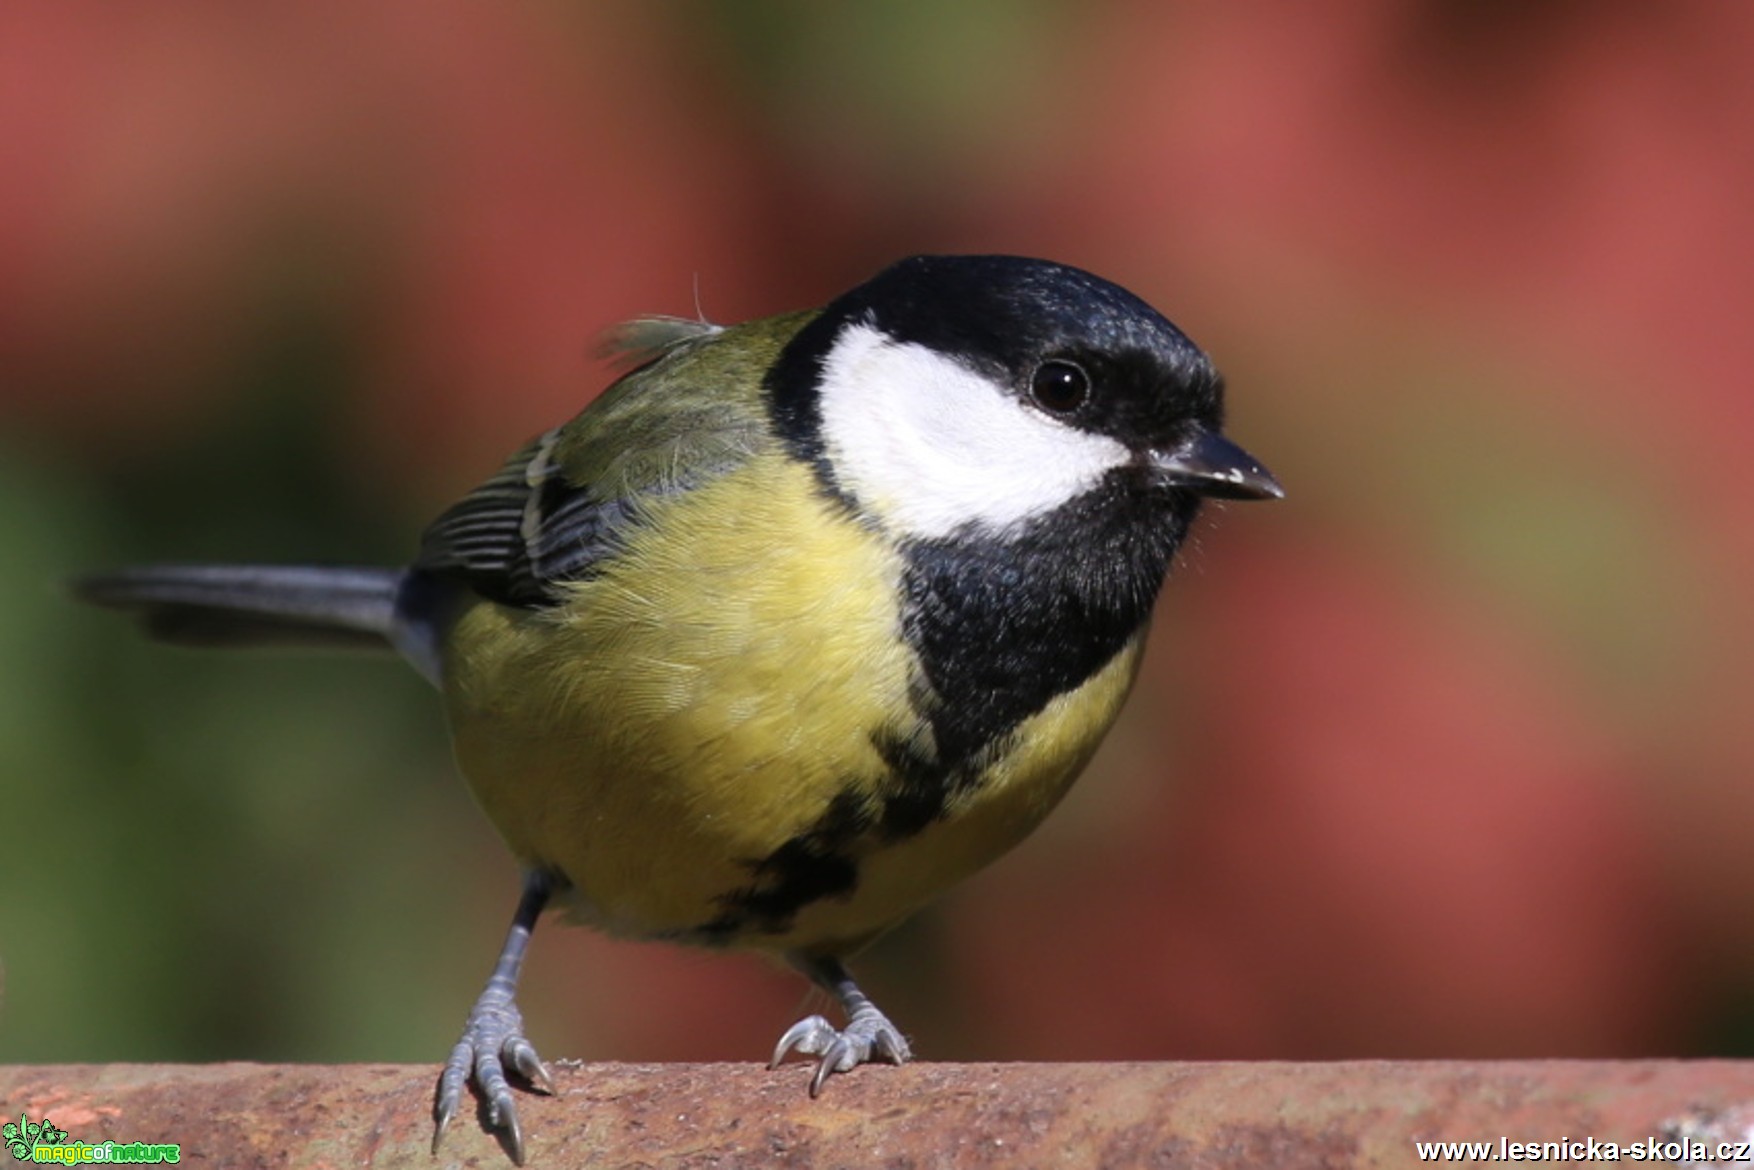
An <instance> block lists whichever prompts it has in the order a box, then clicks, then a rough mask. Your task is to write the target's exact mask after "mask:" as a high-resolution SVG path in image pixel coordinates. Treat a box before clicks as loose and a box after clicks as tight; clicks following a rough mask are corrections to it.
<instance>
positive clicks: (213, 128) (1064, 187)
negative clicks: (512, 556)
mask: <svg viewBox="0 0 1754 1170" xmlns="http://www.w3.org/2000/svg"><path fill="white" fill-rule="evenodd" d="M1751 48H1754V10H1751V9H1749V8H1748V7H1747V6H1746V5H1742V4H1736V3H1730V2H1728V0H1724V2H1720V3H1712V2H1705V0H1702V2H1700V3H1694V4H1686V5H1647V4H1637V3H1629V2H1604V3H1596V4H1568V3H1549V4H1542V5H1512V4H1464V3H1456V2H1454V0H1444V2H1436V0H1430V2H1423V3H1414V2H1410V0H1345V2H1337V3H1332V4H1324V5H1306V6H1301V7H1293V8H1287V7H1286V6H1281V5H1267V4H1253V3H1240V4H1229V5H1222V6H1220V5H1191V4H1190V5H1159V4H1149V3H1141V2H1131V3H1129V2H1123V0H1109V2H1104V3H1094V4H1074V3H1070V2H1069V0H1068V2H1051V0H1034V2H1031V3H1001V2H999V0H983V2H980V3H969V4H965V5H938V6H933V5H926V4H900V5H886V6H860V7H859V8H857V9H854V8H852V7H850V6H812V5H805V4H788V3H781V2H777V0H776V2H772V3H762V4H738V5H732V4H704V3H703V4H689V5H681V4H678V5H635V4H601V5H590V6H566V5H560V4H528V5H478V4H468V3H462V2H451V0H441V2H432V0H420V2H418V3H416V2H414V0H372V2H371V3H364V4H361V3H340V2H338V0H328V2H317V3H307V4H302V5H295V6H269V5H249V6H238V5H233V4H224V3H217V2H209V3H184V4H176V5H153V6H142V7H122V8H118V7H113V6H104V5H86V4H63V5H24V4H18V5H7V6H5V7H3V8H0V160H3V162H0V174H3V175H4V182H3V183H0V540H3V541H4V542H5V544H6V546H7V547H8V548H10V549H11V550H12V552H11V555H9V556H8V557H7V559H6V565H7V568H6V572H5V574H4V576H5V577H6V578H7V579H8V580H7V583H5V584H0V698H7V699H8V700H9V701H10V704H11V709H12V717H11V718H7V717H6V716H5V715H4V714H0V776H4V777H5V779H4V780H0V785H4V796H5V801H4V803H5V806H6V807H7V808H8V809H11V810H13V813H14V814H15V816H16V818H17V822H16V823H17V824H18V826H19V828H18V830H17V835H16V837H15V840H14V848H11V849H9V850H8V851H7V852H6V853H5V855H4V856H0V879H3V881H4V888H5V890H6V893H7V898H6V899H5V903H6V904H5V906H4V907H0V959H4V961H5V962H6V964H7V983H6V991H7V996H6V1001H5V1003H4V1004H0V1044H3V1045H4V1047H0V1056H9V1057H12V1058H16V1059H36V1060H67V1059H138V1060H146V1059H169V1058H186V1057H191V1056H229V1057H239V1058H251V1059H274V1058H281V1057H288V1058H304V1059H328V1060H339V1059H412V1060H431V1061H435V1062H436V1061H437V1060H438V1059H439V1057H440V1056H441V1054H442V1053H443V1052H445V1051H446V1049H447V1047H448V1045H449V1044H450V1042H451V1040H452V1035H453V1031H454V1028H455V1026H456V1024H457V1023H458V1022H460V1020H461V1017H462V1014H463V1012H464V1011H465V1009H466V1007H467V1004H468V1002H469V999H470V997H471V996H472V995H473V994H474V989H475V986H476V984H477V981H478V980H479V979H480V978H481V977H482V976H483V975H484V974H485V972H486V969H487V966H488V964H489V960H490V958H491V954H492V949H493V947H494V946H495V945H496V944H497V941H498V939H499V936H500V932H501V931H502V929H503V923H504V920H505V918H506V916H507V915H509V913H510V910H511V906H512V901H513V897H514V879H513V875H512V869H511V866H510V865H509V863H508V862H507V860H506V858H505V857H504V855H503V851H502V850H501V849H500V848H499V846H498V845H497V843H496V842H494V841H493V839H492V837H491V833H490V831H489V830H487V829H486V828H485V827H484V826H483V825H482V824H481V823H480V821H479V819H478V818H476V817H475V816H474V814H473V813H472V811H471V809H470V808H469V806H468V801H467V797H466V796H465V795H464V794H463V791H462V786H461V785H460V784H459V783H458V782H457V781H456V780H455V779H454V778H453V777H450V776H448V775H446V774H445V773H446V770H447V765H446V764H445V761H444V759H443V756H442V746H441V744H442V736H441V733H440V730H439V728H438V725H437V718H436V715H434V714H433V713H432V712H431V711H429V710H428V706H429V705H430V698H429V696H426V695H423V694H422V693H421V687H420V684H419V683H418V682H417V681H415V680H414V679H413V677H412V675H406V676H404V675H402V674H398V673H396V672H395V671H393V670H390V669H388V668H387V667H371V666H363V665H362V664H360V663H358V662H346V663H340V664H333V663H323V664H317V665H309V664H303V663H300V664H292V665H288V664H285V663H282V662H279V661H273V660H264V661H260V662H258V661H256V660H253V659H252V660H250V661H248V662H245V663H242V664H239V663H238V662H236V661H233V660H228V659H223V658H213V659H195V658H182V657H179V656H177V655H175V654H171V653H170V652H168V651H164V650H162V649H159V648H153V647H148V646H145V645H144V644H141V643H138V642H137V641H136V640H134V639H131V638H128V637H126V636H125V635H124V633H123V631H122V630H121V629H120V627H119V626H118V625H117V624H115V623H114V622H112V621H110V620H109V619H106V618H104V617H102V616H99V615H93V614H89V613H82V612H78V611H75V610H73V609H72V608H71V607H69V606H66V605H65V604H64V603H63V602H61V601H60V600H59V599H58V598H56V597H55V596H53V595H52V591H50V590H49V589H48V588H47V587H46V585H45V583H46V582H49V581H52V580H53V579H54V578H55V577H56V576H58V575H60V574H63V573H65V572H70V571H75V570H77V569H80V568H90V567H96V566H101V565H104V564H109V563H114V562H116V561H119V560H123V559H129V558H140V557H155V556H156V557H163V558H193V557H221V558H244V557H268V558H274V557H281V558H285V559H299V558H318V559H346V558H348V557H350V556H352V557H369V558H372V559H382V560H388V559H393V558H396V557H399V556H404V555H406V553H407V550H408V549H410V548H411V547H412V544H413V538H414V535H415V533H416V532H417V531H418V528H419V526H420V524H421V523H422V522H424V520H425V519H427V518H428V517H430V516H431V515H432V514H433V513H434V512H436V510H437V509H439V508H440V507H442V506H443V505H444V504H445V503H446V502H447V500H448V499H449V498H451V497H453V496H455V495H457V494H459V493H461V492H462V491H465V490H467V489H468V488H469V487H471V486H473V484H474V483H475V482H477V481H478V480H479V479H481V478H484V477H485V475H486V474H487V473H488V472H489V471H490V470H491V469H492V468H493V467H494V466H495V465H496V464H497V462H498V460H499V458H500V457H501V456H503V455H504V454H505V453H506V452H507V451H509V450H511V449H512V448H513V447H514V446H515V445H517V444H518V443H519V442H521V441H522V440H523V439H524V438H525V437H526V436H528V435H529V434H532V433H534V432H536V431H539V430H541V429H544V428H546V427H548V426H550V425H553V424H554V423H555V422H557V421H559V420H560V419H562V418H564V417H567V416H569V415H570V414H572V413H573V412H574V411H576V410H577V408H578V407H580V406H581V405H582V404H583V403H584V402H585V401H587V400H588V399H589V398H590V397H591V395H593V394H594V393H595V392H596V391H597V390H598V389H599V388H600V387H601V386H602V385H603V384H604V382H605V381H606V379H607V378H608V376H609V374H608V371H607V369H606V367H605V366H603V365H602V364H601V363H600V362H598V361H596V360H595V359H594V358H593V357H592V356H591V349H590V346H591V341H592V338H593V337H594V336H595V335H596V334H598V333H599V332H600V331H601V330H603V329H604V328H606V327H608V326H610V325H611V324H613V323H614V322H616V321H618V320H621V319H623V318H627V317H630V316H634V315H636V314H640V313H649V312H665V313H675V314H684V315H686V314H691V313H693V312H695V311H696V309H697V307H698V308H699V310H701V311H703V312H704V313H705V314H706V315H707V316H709V317H712V318H714V319H718V320H736V319H740V318H743V317H746V316H753V315H760V314H764V313H768V312H775V311H779V310H783V309H788V308H795V307H799V306H802V305H807V304H814V303H819V302H821V301H822V300H825V299H826V298H827V297H828V296H830V295H832V294H833V293H834V292H837V291H839V290H840V289H842V288H844V287H847V286H850V285H852V284H854V283H856V282H857V281H859V280H861V279H863V278H864V277H865V276H868V275H869V274H870V273H871V272H873V271H874V270H875V269H876V268H878V267H880V266H881V265H882V264H884V263H886V262H888V261H890V260H892V259H895V258H898V257H900V256H902V255H906V254H910V253H914V252H922V251H1009V252H1019V253H1025V254H1035V255H1044V256H1049V257H1052V258H1055V259H1059V260H1064V261H1067V262H1070V263H1075V264H1079V265H1082V266H1084V267H1088V268H1091V269H1093V270H1095V271H1097V272H1099V273H1101V274H1103V275H1105V276H1108V277H1110V278H1111V279H1114V280H1116V281H1119V282H1120V283H1122V284H1125V285H1127V286H1129V287H1131V288H1133V289H1134V290H1135V291H1137V292H1139V293H1140V294H1141V295H1143V296H1145V297H1146V299H1148V300H1150V301H1152V302H1153V303H1155V304H1156V305H1158V306H1159V307H1160V308H1162V309H1163V310H1164V311H1165V312H1166V313H1167V314H1168V315H1170V316H1171V317H1172V318H1173V319H1175V320H1176V321H1177V322H1178V323H1179V324H1181V325H1182V326H1183V327H1184V328H1185V329H1187V331H1188V332H1189V333H1190V334H1191V335H1192V336H1194V337H1195V338H1196V339H1197V340H1198V341H1200V342H1201V343H1202V344H1203V345H1204V346H1206V347H1207V348H1208V349H1209V350H1210V351H1211V352H1212V353H1213V354H1214V355H1215V357H1216V358H1217V360H1218V362H1219V365H1220V367H1221V368H1223V369H1224V370H1225V371H1226V372H1227V374H1228V377H1229V380H1230V386H1231V411H1232V421H1231V425H1230V431H1231V433H1232V434H1233V435H1234V436H1235V437H1237V438H1238V440H1239V441H1241V442H1243V443H1244V444H1246V445H1247V446H1248V447H1249V448H1250V449H1251V450H1252V451H1253V452H1254V453H1256V454H1257V455H1259V456H1261V457H1262V458H1263V459H1264V460H1265V461H1266V462H1267V463H1268V464H1269V465H1270V466H1271V467H1272V468H1273V469H1274V470H1275V472H1277V473H1278V474H1279V476H1280V478H1281V479H1282V480H1283V481H1284V482H1285V484H1286V485H1287V487H1288V489H1289V492H1290V498H1289V499H1288V500H1287V501H1286V502H1284V503H1282V504H1275V505H1273V506H1271V507H1260V508H1254V507H1250V508H1227V509H1214V513H1215V515H1214V517H1213V518H1212V519H1210V520H1209V521H1208V522H1207V524H1206V526H1205V527H1204V528H1203V530H1202V532H1201V534H1200V536H1199V538H1198V539H1197V541H1196V542H1195V544H1194V546H1193V547H1192V548H1191V550H1190V551H1189V552H1188V554H1187V555H1186V556H1185V557H1184V560H1183V563H1182V565H1181V567H1180V569H1179V572H1178V575H1177V576H1176V578H1175V579H1174V580H1173V581H1172V583H1171V585H1170V587H1169V589H1168V590H1167V591H1166V595H1165V598H1164V601H1163V603H1162V605H1161V606H1160V611H1159V617H1158V630H1157V633H1156V636H1155V639H1154V645H1153V648H1152V652H1151V657H1150V661H1149V663H1148V666H1147V668H1146V671H1145V675H1144V677H1143V679H1142V681H1141V683H1140V689H1139V693H1138V694H1136V696H1135V698H1134V701H1133V704H1132V706H1131V708H1130V710H1129V713H1128V715H1127V717H1126V718H1125V720H1124V722H1123V724H1122V726H1121V727H1120V728H1119V729H1117V731H1116V733H1115V734H1114V736H1113V737H1112V738H1111V742H1110V743H1109V745H1108V746H1107V747H1106V748H1105V750H1104V752H1103V754H1102V755H1101V756H1100V758H1099V759H1098V761H1097V763H1096V765H1095V766H1094V767H1093V768H1092V769H1091V773H1090V774H1089V775H1088V776H1087V777H1086V778H1085V780H1084V781H1083V782H1082V783H1081V784H1080V786H1079V788H1078V790H1077V791H1076V792H1075V793H1074V795H1073V796H1072V798H1071V799H1070V800H1069V801H1068V803H1067V805H1066V807H1065V808H1064V809H1063V810H1062V811H1061V812H1060V813H1059V814H1057V815H1056V817H1055V818H1054V819H1053V820H1052V821H1050V823H1049V825H1048V826H1047V827H1046V828H1045V829H1044V830H1043V831H1042V832H1041V833H1040V834H1039V835H1038V836H1037V837H1036V838H1035V839H1033V840H1032V841H1030V842H1029V843H1027V844H1026V845H1025V846H1024V847H1022V848H1021V849H1020V850H1019V851H1018V852H1017V853H1016V854H1015V855H1013V856H1012V857H1010V858H1008V859H1006V860H1005V861H1003V862H1002V863H1000V864H999V865H997V866H995V867H994V868H993V869H991V870H990V871H988V872H986V873H984V874H982V875H981V876H980V877H979V878H977V879H975V880H974V881H973V882H971V883H969V885H968V886H967V887H965V888H964V889H962V890H959V891H957V892H955V893H954V894H952V895H951V896H950V897H949V898H947V899H946V900H945V901H944V903H943V904H942V905H941V906H940V907H939V908H937V909H936V910H934V911H933V912H932V913H931V914H929V915H928V916H926V917H925V918H924V919H923V920H922V921H920V922H919V923H917V924H915V925H913V926H910V927H908V928H906V929H904V930H903V931H901V932H899V933H898V934H897V935H896V936H895V937H894V938H893V939H891V940H889V941H886V942H885V943H882V944H880V945H879V946H878V947H877V948H875V949H874V950H873V952H872V953H871V954H870V955H869V957H868V958H867V960H866V964H865V968H864V969H865V970H866V971H867V972H868V983H869V985H870V989H871V990H872V991H873V993H874V995H875V996H876V997H877V998H878V999H879V1001H880V1002H885V1003H886V1005H887V1006H888V1008H889V1011H890V1013H891V1014H892V1015H894V1016H896V1017H897V1018H898V1020H899V1021H900V1022H901V1023H902V1025H903V1026H904V1028H906V1029H908V1030H909V1031H910V1032H912V1033H913V1035H914V1037H915V1040H916V1051H917V1052H919V1053H920V1054H921V1055H922V1056H924V1057H926V1058H950V1057H961V1058H1001V1057H1003V1058H1020V1059H1061V1058H1087V1059H1093V1058H1110V1057H1140V1058H1146V1057H1150V1058H1177V1057H1296V1058H1327V1057H1352V1056H1385V1057H1386V1056H1428V1057H1460V1056H1485V1057H1494V1056H1585V1055H1600V1056H1631V1055H1644V1054H1657V1053H1666V1054H1685V1053H1708V1052H1709V1053H1716V1054H1732V1053H1741V1054H1747V1053H1750V1052H1754V994H1751V989H1754V849H1750V848H1749V846H1748V839H1749V831H1750V827H1751V826H1754V784H1751V783H1750V782H1749V778H1750V775H1751V773H1754V720H1750V719H1749V718H1748V717H1747V715H1746V708H1747V706H1748V702H1749V696H1750V694H1751V693H1754V687H1751V682H1754V680H1751V679H1750V666H1749V664H1750V662H1754V608H1751V607H1750V606H1749V605H1748V604H1747V603H1746V600H1745V599H1746V598H1747V597H1748V596H1749V595H1750V593H1751V591H1754V524H1750V523H1749V517H1750V514H1751V511H1754V471H1751V470H1750V468H1751V467H1754V462H1751V461H1749V460H1748V459H1747V458H1745V454H1746V451H1747V449H1748V447H1749V443H1750V441H1751V440H1754V407H1751V405H1750V404H1751V403H1754V397H1751V396H1750V395H1749V394H1748V393H1747V391H1746V389H1745V382H1746V379H1747V374H1746V372H1745V371H1747V370H1748V369H1749V368H1750V367H1751V366H1754V352H1751V351H1754V331H1751V330H1749V329H1747V328H1746V327H1744V323H1743V321H1742V318H1743V317H1744V316H1745V315H1746V314H1747V312H1748V311H1749V307H1750V305H1754V233H1751V232H1750V229H1749V226H1748V208H1749V207H1750V206H1754V72H1750V71H1749V69H1748V68H1747V61H1748V59H1749V51H1750V49H1751ZM361 671H364V672H367V673H365V674H363V675H361V674H360V673H359V672H361ZM375 671H382V673H371V672H375ZM359 678H363V679H364V680H365V681H360V682H355V681H348V680H351V679H359ZM26 826H29V827H28V828H27V827H26ZM148 839H150V841H152V842H153V843H154V844H153V845H152V846H151V847H147V846H146V845H145V844H144V842H146V841H147V840H148ZM70 841H77V842H79V843H80V845H81V848H80V849H78V850H74V851H71V852H70V851H69V850H68V848H67V845H68V843H69V842H70ZM49 943H52V944H53V945H52V946H51V945H46V944H49ZM214 954H217V955H219V956H221V957H219V958H213V957H212V955H214ZM204 955H205V956H208V957H205V958H204V957H202V956H204ZM527 987H528V990H527V992H526V998H525V1007H526V1015H527V1017H529V1018H530V1020H531V1028H532V1034H533V1035H534V1037H535V1038H536V1039H537V1041H538V1043H539V1044H540V1045H541V1047H542V1048H543V1051H544V1052H545V1054H547V1055H549V1056H562V1055H573V1054H578V1055H583V1056H586V1057H591V1058H595V1057H610V1056H614V1057H622V1058H635V1059H657V1058H682V1057H688V1058H701V1057H714V1058H730V1059H754V1058H758V1057H762V1056H764V1055H765V1054H766V1052H767V1051H768V1047H769V1045H771V1043H772V1041H773V1039H774V1038H775V1037H776V1036H777V1035H778V1033H779V1031H780V1030H781V1029H782V1028H783V1027H784V1026H785V1024H787V1023H788V1022H789V1021H790V1019H791V1016H792V1011H793V1009H794V1008H796V1007H797V1005H798V1000H799V997H800V994H801V992H800V990H799V986H798V984H797V983H796V982H795V981H794V980H791V979H790V978H789V977H787V976H783V975H780V974H778V973H775V972H771V971H769V970H767V969H766V968H765V967H763V966H761V965H760V964H758V963H752V962H749V961H747V960H736V959H727V958H720V957H714V956H709V955H703V954H699V953H692V952H682V951H673V950H669V949H666V948H662V947H651V946H634V945H629V944H619V943H612V942H608V941H605V940H602V939H599V938H596V937H594V936H591V935H589V934H587V933H585V932H582V931H567V930H561V929H554V928H545V929H544V930H542V931H541V932H539V934H538V940H537V944H536V948H535V952H534V958H533V960H532V966H531V968H530V971H529V975H528V984H527ZM118 996H120V999H119V1000H118V999H117V997H118ZM112 1001H114V1002H116V1003H120V1004H121V1005H122V1006H120V1007H117V1006H113V1004H112Z"/></svg>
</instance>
